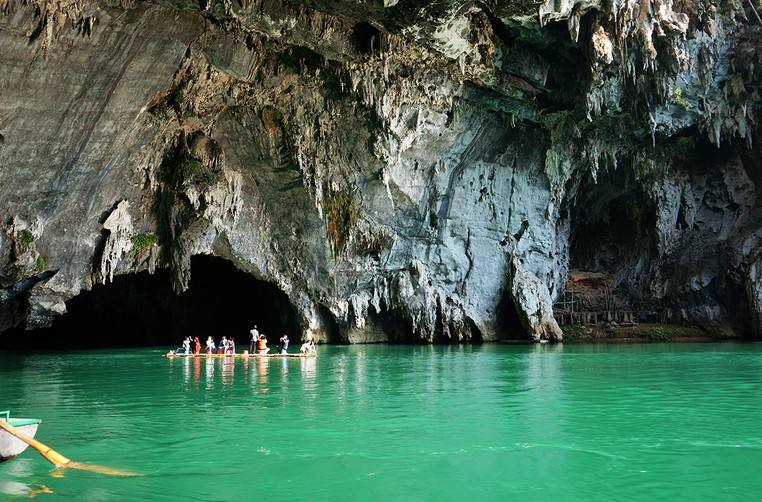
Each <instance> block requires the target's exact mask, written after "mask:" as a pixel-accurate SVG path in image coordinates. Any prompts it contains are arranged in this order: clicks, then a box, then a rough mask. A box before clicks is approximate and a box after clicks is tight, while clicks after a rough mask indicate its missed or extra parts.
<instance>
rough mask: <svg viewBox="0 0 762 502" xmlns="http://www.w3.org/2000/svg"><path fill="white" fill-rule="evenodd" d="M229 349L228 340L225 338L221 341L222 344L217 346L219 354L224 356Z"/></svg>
mask: <svg viewBox="0 0 762 502" xmlns="http://www.w3.org/2000/svg"><path fill="white" fill-rule="evenodd" d="M227 349H228V339H227V338H225V337H224V336H223V337H222V340H220V344H219V345H217V353H218V354H224V353H225V351H226V350H227Z"/></svg>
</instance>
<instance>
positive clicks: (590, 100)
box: [0, 0, 762, 342]
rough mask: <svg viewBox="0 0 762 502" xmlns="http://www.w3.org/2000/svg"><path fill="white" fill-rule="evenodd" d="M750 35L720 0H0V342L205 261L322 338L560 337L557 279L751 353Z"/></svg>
mask: <svg viewBox="0 0 762 502" xmlns="http://www.w3.org/2000/svg"><path fill="white" fill-rule="evenodd" d="M761 30H762V28H761V27H760V26H759V25H758V23H757V21H756V17H754V12H752V7H751V4H749V3H747V2H741V1H730V2H714V1H710V0H695V1H677V0H675V1H670V0H626V1H625V0H622V1H615V2H597V1H584V2H580V1H576V0H568V1H563V2H560V3H559V2H540V1H537V2H524V1H498V2H489V3H482V2H464V1H454V0H448V1H439V2H422V1H418V0H400V1H389V0H372V1H368V2H354V1H349V0H341V1H310V2H300V1H296V0H294V1H290V2H282V1H271V0H251V1H244V2H238V1H231V0H209V1H202V2H195V1H183V0H176V1H173V0H162V1H158V0H157V1H136V0H121V1H118V0H50V1H43V0H37V1H31V2H28V1H25V2H21V1H14V0H0V47H2V48H3V51H2V53H1V54H0V88H1V89H3V93H2V95H1V96H0V217H2V224H3V225H4V231H3V233H2V236H0V239H1V240H0V279H1V280H2V284H0V286H2V288H3V289H2V293H3V295H4V296H3V297H0V299H3V298H4V300H3V315H2V316H0V319H1V320H2V321H1V322H0V329H6V328H8V327H11V326H16V325H25V326H26V327H28V328H32V327H39V326H44V325H47V324H49V323H50V321H51V320H52V319H53V318H54V317H55V316H56V315H60V314H61V313H62V312H64V311H65V301H67V300H68V299H70V298H72V297H74V296H76V295H77V294H78V293H79V292H80V291H82V290H83V289H89V288H91V287H92V285H93V284H95V283H99V282H104V281H108V280H110V279H112V278H113V275H114V274H129V273H134V272H136V271H142V270H154V269H155V267H157V266H160V267H166V268H168V269H169V270H170V271H171V274H172V277H173V284H174V287H175V288H176V289H177V290H178V291H181V290H183V289H184V288H186V287H187V286H188V284H189V280H190V277H191V275H192V270H191V269H190V262H191V260H190V258H191V256H193V255H196V254H213V255H216V256H220V257H223V258H226V259H228V260H230V261H232V262H233V263H234V264H235V265H236V267H238V268H239V269H240V270H242V271H245V272H247V273H250V274H252V275H254V276H255V277H256V278H258V279H261V280H265V281H268V282H271V283H273V284H275V285H276V286H277V287H278V288H280V289H281V290H282V291H283V292H285V293H286V295H287V296H288V298H289V300H290V301H291V303H292V304H293V306H294V307H295V309H296V311H297V312H298V313H299V316H300V318H301V319H300V322H301V328H302V331H303V333H304V334H309V335H311V336H313V337H315V338H317V339H319V340H326V341H350V342H366V341H373V342H376V341H413V340H423V341H459V340H496V339H500V338H505V337H520V336H527V337H530V338H532V339H534V340H542V339H546V340H560V339H561V337H562V332H561V329H560V328H559V326H558V324H557V322H556V320H555V319H554V318H553V304H554V302H555V301H556V300H557V299H558V298H559V296H560V295H561V293H562V292H563V289H564V285H565V284H566V280H567V277H568V275H569V270H570V267H578V268H584V269H586V270H590V271H592V272H601V273H606V274H609V275H610V276H611V277H613V278H614V279H613V281H614V287H616V288H619V290H621V291H623V292H626V296H627V298H630V299H632V301H633V302H634V301H637V302H640V303H643V302H651V303H654V304H658V305H660V306H661V308H663V309H665V310H666V311H668V312H669V315H671V316H673V317H674V318H675V319H679V320H681V321H682V322H695V323H701V324H704V325H710V326H712V327H715V328H717V329H721V330H726V331H728V332H735V333H744V334H756V335H759V334H760V333H762V324H760V322H762V321H760V319H762V296H761V293H760V291H762V286H760V281H761V280H762V279H761V277H762V274H761V273H760V267H762V265H760V253H761V250H762V241H760V237H761V236H762V220H761V219H760V218H759V216H760V214H761V212H760V202H762V197H761V196H760V194H762V188H760V183H762V174H761V173H762V171H760V169H762V167H760V149H759V144H760V143H759V140H760V139H762V138H760V135H759V133H758V130H757V127H756V125H755V124H756V118H757V116H758V110H759V103H760V95H759V82H760V78H759V70H758V69H757V68H760V67H762V66H760V63H762V61H760V55H761V54H762V52H761V51H760V50H759V49H760V48H761V47H762V44H761V43H760V40H762V31H761ZM21 226H23V227H24V228H23V229H22V228H21ZM22 230H26V231H28V232H29V234H26V233H24V234H23V236H22V235H21V234H20V232H21V231H22ZM30 236H31V241H30V242H29V243H28V244H29V249H27V250H26V251H24V252H21V250H20V248H19V238H22V240H23V241H24V242H26V241H29V240H30ZM32 245H33V247H32ZM24 253H27V255H28V256H27V255H25V254H24ZM37 256H43V257H44V260H42V261H40V260H39V259H38V258H37Z"/></svg>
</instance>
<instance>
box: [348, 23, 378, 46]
mask: <svg viewBox="0 0 762 502" xmlns="http://www.w3.org/2000/svg"><path fill="white" fill-rule="evenodd" d="M380 34H381V32H380V31H379V30H378V29H377V28H376V27H375V26H373V25H371V24H369V23H365V22H360V23H357V24H356V25H355V26H354V28H352V35H351V36H350V41H351V42H352V45H353V46H354V48H355V49H356V50H357V52H359V53H360V54H373V52H376V51H378V49H379V45H380V43H381V37H380Z"/></svg>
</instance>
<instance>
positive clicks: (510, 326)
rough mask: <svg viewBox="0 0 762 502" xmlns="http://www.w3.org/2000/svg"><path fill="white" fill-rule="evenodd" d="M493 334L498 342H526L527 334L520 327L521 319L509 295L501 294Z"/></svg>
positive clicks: (506, 293)
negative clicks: (494, 333) (495, 334)
mask: <svg viewBox="0 0 762 502" xmlns="http://www.w3.org/2000/svg"><path fill="white" fill-rule="evenodd" d="M495 332H496V333H497V338H498V340H526V339H527V338H528V337H527V333H526V330H525V329H524V327H523V326H522V325H521V318H520V317H519V313H518V311H517V310H516V304H515V303H514V302H513V298H511V294H510V293H509V292H508V291H506V292H505V293H503V296H502V298H501V299H500V303H498V304H497V310H496V311H495Z"/></svg>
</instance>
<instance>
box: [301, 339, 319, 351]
mask: <svg viewBox="0 0 762 502" xmlns="http://www.w3.org/2000/svg"><path fill="white" fill-rule="evenodd" d="M299 352H301V353H302V354H314V353H315V342H313V341H312V339H309V340H307V341H305V342H304V343H303V344H302V346H301V347H300V348H299Z"/></svg>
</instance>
